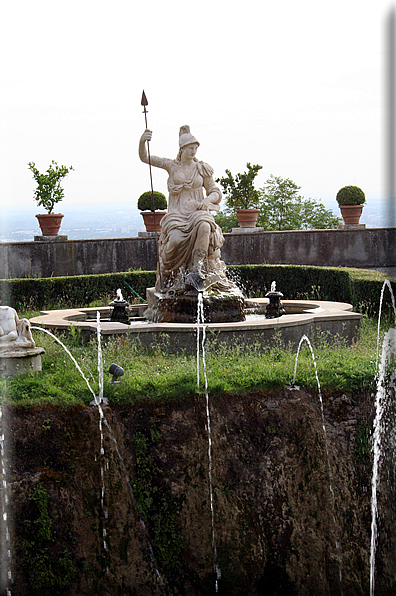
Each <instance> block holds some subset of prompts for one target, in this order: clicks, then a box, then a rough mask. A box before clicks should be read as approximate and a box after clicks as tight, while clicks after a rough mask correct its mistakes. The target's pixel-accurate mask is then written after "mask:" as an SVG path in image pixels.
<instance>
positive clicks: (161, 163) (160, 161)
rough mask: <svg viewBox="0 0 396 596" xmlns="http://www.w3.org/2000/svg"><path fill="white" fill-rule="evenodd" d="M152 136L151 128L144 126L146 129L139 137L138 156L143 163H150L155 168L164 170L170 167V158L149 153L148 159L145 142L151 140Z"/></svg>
mask: <svg viewBox="0 0 396 596" xmlns="http://www.w3.org/2000/svg"><path fill="white" fill-rule="evenodd" d="M152 136H153V133H152V132H151V130H149V129H148V128H146V130H145V131H144V133H143V134H142V136H141V137H140V142H139V157H140V159H141V160H142V161H143V162H144V163H150V164H151V165H152V166H155V167H156V168H163V169H164V170H168V169H169V167H170V164H169V162H171V161H172V160H170V159H166V158H163V157H157V156H156V155H150V160H149V156H148V152H147V146H146V143H149V142H150V141H151V139H152Z"/></svg>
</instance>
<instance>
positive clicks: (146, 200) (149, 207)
mask: <svg viewBox="0 0 396 596" xmlns="http://www.w3.org/2000/svg"><path fill="white" fill-rule="evenodd" d="M153 196H154V207H155V209H158V210H160V211H161V210H163V209H166V207H167V202H166V197H165V195H164V194H162V192H158V191H156V190H155V191H154V192H153V193H152V192H151V190H148V191H147V192H144V193H143V194H142V195H140V197H139V198H138V203H137V207H138V209H140V211H154V209H153Z"/></svg>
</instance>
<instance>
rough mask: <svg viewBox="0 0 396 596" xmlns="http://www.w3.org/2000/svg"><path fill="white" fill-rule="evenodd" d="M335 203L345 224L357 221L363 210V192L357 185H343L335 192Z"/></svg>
mask: <svg viewBox="0 0 396 596" xmlns="http://www.w3.org/2000/svg"><path fill="white" fill-rule="evenodd" d="M336 199H337V203H338V205H339V207H340V211H341V215H342V218H343V220H344V224H346V225H356V224H358V223H359V220H360V216H361V215H362V211H363V204H364V203H365V202H366V197H365V194H364V192H363V191H362V189H361V188H359V187H358V186H343V187H342V188H341V189H340V190H339V191H338V193H337V196H336Z"/></svg>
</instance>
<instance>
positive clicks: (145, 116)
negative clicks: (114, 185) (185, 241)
mask: <svg viewBox="0 0 396 596" xmlns="http://www.w3.org/2000/svg"><path fill="white" fill-rule="evenodd" d="M140 103H141V105H142V106H143V113H144V121H145V123H146V130H148V126H147V110H146V106H148V101H147V97H146V94H145V92H144V90H143V93H142V101H141V102H140ZM147 157H148V164H149V170H150V184H151V200H152V204H153V213H154V229H155V248H156V252H157V267H158V271H159V276H160V284H161V287H162V279H161V270H160V267H159V263H158V237H157V227H156V222H155V203H154V187H153V174H152V171H151V157H150V141H149V140H147Z"/></svg>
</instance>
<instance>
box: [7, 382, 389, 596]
mask: <svg viewBox="0 0 396 596" xmlns="http://www.w3.org/2000/svg"><path fill="white" fill-rule="evenodd" d="M209 406H210V420H211V424H210V426H211V439H212V448H211V454H212V476H211V477H212V483H213V505H214V530H215V541H216V547H217V561H216V563H217V566H218V567H219V568H220V569H221V579H220V580H219V589H218V594H219V596H221V595H222V594H227V596H239V595H241V594H251V595H252V596H253V595H259V594H264V593H269V594H275V593H277V594H282V595H286V594H287V595H301V596H303V595H306V594H315V595H317V596H325V595H327V594H329V593H331V594H333V593H334V594H336V593H340V585H339V567H338V564H337V557H336V544H335V540H336V538H338V541H339V544H340V551H341V554H342V558H341V560H342V576H343V586H342V588H343V593H344V594H364V593H366V587H367V585H368V584H369V575H370V569H369V548H370V522H371V517H370V491H369V483H370V470H371V465H372V461H371V455H370V449H369V436H370V432H371V427H372V416H373V413H372V408H373V397H372V396H371V392H370V391H367V392H360V393H358V394H348V395H346V394H337V393H334V392H333V393H332V394H331V395H325V396H324V416H325V423H326V429H327V440H328V448H329V457H330V465H331V469H332V487H333V488H334V494H335V511H336V521H337V532H335V526H334V519H333V509H332V500H331V493H330V489H329V471H328V463H327V457H326V446H325V439H324V434H323V428H322V418H321V408H320V404H319V400H318V395H317V392H308V391H304V390H295V391H289V390H288V389H277V390H272V391H260V392H259V391H256V392H251V393H246V394H239V395H228V394H222V395H217V396H216V397H214V396H209ZM103 413H104V416H105V418H106V420H107V421H108V423H109V426H110V427H111V433H112V434H111V436H110V435H109V433H108V429H107V426H105V425H103V439H102V442H101V438H100V432H99V428H98V419H99V414H98V412H97V409H96V408H92V407H83V406H80V407H75V408H72V409H64V408H50V407H40V408H34V409H31V410H27V409H24V408H9V407H7V408H6V414H7V416H6V419H7V420H8V421H9V422H8V425H7V429H6V430H7V433H6V438H7V441H9V442H10V443H12V450H13V474H12V480H11V482H10V491H11V493H10V494H11V496H12V509H13V521H14V523H13V547H12V548H13V550H12V554H13V559H12V560H13V562H12V566H11V567H12V577H13V580H14V584H13V587H12V594H13V596H25V595H28V594H32V595H34V594H36V593H39V594H43V595H47V594H48V595H49V594H51V596H53V595H58V594H59V596H60V595H61V594H62V596H74V595H76V596H77V595H78V596H89V595H92V594H106V593H109V594H125V595H128V594H139V595H142V596H146V595H147V596H151V595H154V596H157V595H158V596H161V594H163V593H164V591H165V593H167V594H169V595H171V596H173V595H175V596H181V595H183V594H185V595H186V594H188V595H189V596H201V595H204V594H215V575H214V568H213V562H214V561H213V557H214V555H213V544H212V538H213V537H212V531H211V528H212V525H211V524H212V516H211V504H210V492H209V482H208V470H209V461H208V432H207V417H206V407H205V397H204V396H202V395H201V396H197V395H191V396H185V397H184V398H183V399H182V400H175V401H167V402H160V403H158V402H157V403H153V402H151V401H150V400H146V401H145V402H142V403H140V404H136V405H129V406H125V405H124V406H116V405H114V404H113V405H106V406H104V407H103ZM101 445H103V449H104V453H102V454H101V453H100V450H101ZM120 457H121V458H122V463H121V461H120ZM386 466H387V467H386V469H388V468H389V469H392V466H393V463H392V462H390V461H388V460H387V462H386ZM102 476H103V481H104V483H103V482H102ZM392 478H393V476H392ZM128 483H129V485H128ZM103 487H104V489H103ZM381 490H382V491H383V492H382V493H381V516H385V517H384V519H386V525H385V527H386V528H387V529H388V532H389V533H388V535H390V534H391V533H392V532H393V534H392V535H394V531H395V520H394V515H393V517H392V503H394V502H395V498H396V497H395V483H394V482H393V481H392V482H391V483H390V484H386V485H385V483H384V485H383V487H382V489H381ZM102 501H103V505H102V504H101V502H102ZM148 540H150V544H151V547H152V552H153V555H154V557H155V562H156V564H154V563H153V562H152V560H151V558H150V546H149V543H148ZM104 541H105V543H106V545H105V544H104ZM377 552H378V558H377V564H378V570H380V572H379V573H378V578H377V582H376V587H377V589H378V593H381V594H392V593H394V590H395V587H396V586H395V579H394V578H395V577H396V562H395V558H394V556H393V555H394V553H393V546H392V545H391V544H389V541H388V540H387V538H386V536H385V532H380V533H379V543H378V551H377ZM33 557H35V561H34V565H33V563H32V561H33ZM38 557H39V558H38ZM324 561H325V562H326V564H323V562H324ZM156 567H157V569H158V570H159V572H160V574H161V578H162V581H163V583H164V586H165V589H164V590H163V589H162V588H161V586H160V584H159V581H158V576H157V573H156ZM269 590H270V591H269Z"/></svg>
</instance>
